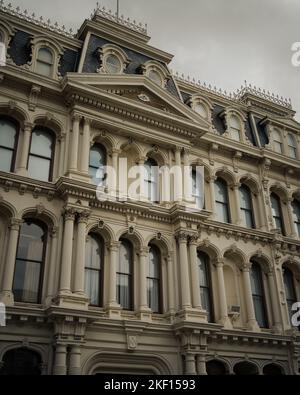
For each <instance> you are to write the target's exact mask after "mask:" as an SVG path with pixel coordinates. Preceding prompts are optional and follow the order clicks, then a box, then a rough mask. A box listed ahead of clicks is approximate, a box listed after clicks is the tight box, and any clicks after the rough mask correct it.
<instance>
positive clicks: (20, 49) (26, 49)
mask: <svg viewBox="0 0 300 395" xmlns="http://www.w3.org/2000/svg"><path fill="white" fill-rule="evenodd" d="M30 40H31V36H30V34H28V33H25V32H22V31H17V32H16V34H15V35H14V37H13V38H12V40H11V43H10V48H9V49H8V54H9V55H10V57H11V58H12V60H13V61H14V63H15V64H16V65H17V66H22V65H23V64H26V63H27V62H29V61H30V59H31V48H30Z"/></svg>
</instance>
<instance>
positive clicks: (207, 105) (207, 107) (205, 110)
mask: <svg viewBox="0 0 300 395" xmlns="http://www.w3.org/2000/svg"><path fill="white" fill-rule="evenodd" d="M187 104H189V105H190V107H191V108H192V110H194V111H195V112H196V113H198V114H199V115H200V116H201V117H202V118H204V119H206V120H207V121H208V122H211V116H212V110H213V105H212V104H211V102H210V101H209V100H207V99H205V98H203V97H202V96H201V95H193V96H192V97H191V98H190V99H189V100H188V102H187ZM198 105H199V106H201V107H202V109H201V107H200V108H199V111H197V106H198ZM200 109H201V111H200Z"/></svg>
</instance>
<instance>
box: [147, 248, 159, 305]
mask: <svg viewBox="0 0 300 395" xmlns="http://www.w3.org/2000/svg"><path fill="white" fill-rule="evenodd" d="M147 295H148V307H149V308H150V309H151V310H152V311H153V312H154V313H161V310H162V308H161V256H160V251H159V249H158V248H157V247H156V246H150V251H149V264H148V273H147Z"/></svg>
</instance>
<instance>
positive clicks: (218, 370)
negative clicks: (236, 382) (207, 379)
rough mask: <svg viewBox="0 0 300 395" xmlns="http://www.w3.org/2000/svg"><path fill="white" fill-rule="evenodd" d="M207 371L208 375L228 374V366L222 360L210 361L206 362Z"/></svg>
mask: <svg viewBox="0 0 300 395" xmlns="http://www.w3.org/2000/svg"><path fill="white" fill-rule="evenodd" d="M206 372H207V374H208V376H225V375H226V374H228V372H227V367H226V366H225V364H224V363H223V362H221V361H216V360H213V361H208V362H207V363H206Z"/></svg>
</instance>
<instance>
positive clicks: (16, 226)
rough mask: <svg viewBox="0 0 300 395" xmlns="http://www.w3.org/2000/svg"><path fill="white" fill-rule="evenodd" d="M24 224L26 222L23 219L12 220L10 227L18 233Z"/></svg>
mask: <svg viewBox="0 0 300 395" xmlns="http://www.w3.org/2000/svg"><path fill="white" fill-rule="evenodd" d="M23 222H24V221H23V220H22V219H18V218H11V220H10V225H9V228H10V230H15V231H17V232H18V231H19V229H20V226H22V224H23Z"/></svg>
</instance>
